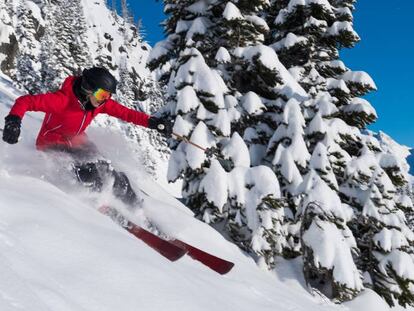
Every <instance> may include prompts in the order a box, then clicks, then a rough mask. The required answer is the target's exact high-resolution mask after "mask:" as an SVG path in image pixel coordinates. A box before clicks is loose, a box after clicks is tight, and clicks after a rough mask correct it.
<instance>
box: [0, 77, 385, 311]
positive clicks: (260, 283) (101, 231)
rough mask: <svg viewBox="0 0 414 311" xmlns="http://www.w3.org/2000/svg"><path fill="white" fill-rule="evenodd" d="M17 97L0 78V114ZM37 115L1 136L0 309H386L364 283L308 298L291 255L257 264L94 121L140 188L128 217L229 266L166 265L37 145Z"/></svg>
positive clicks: (117, 163)
mask: <svg viewBox="0 0 414 311" xmlns="http://www.w3.org/2000/svg"><path fill="white" fill-rule="evenodd" d="M17 95H18V92H16V91H15V90H14V89H12V88H11V81H9V80H7V79H6V78H5V77H4V76H0V102H1V105H0V112H1V115H2V116H4V115H6V114H7V113H8V110H9V108H10V105H11V104H12V103H13V100H14V99H15V97H16V96H17ZM42 117H43V115H42V114H41V113H28V115H27V116H26V118H25V120H24V123H23V126H22V137H21V139H20V141H19V143H18V144H17V145H7V144H5V143H3V142H1V143H0V273H1V276H2V277H1V279H0V310H4V311H16V310H30V311H49V310H53V311H55V310H63V311H66V310H67V311H72V310H76V311H95V310H96V311H98V310H99V311H106V310H108V311H109V310H111V311H113V310H120V311H129V310H131V311H132V310H138V309H139V310H146V311H151V310H180V311H190V310H191V311H193V310H200V311H203V310H206V311H207V310H208V311H211V310H240V311H244V310H246V311H247V310H248V311H250V310H261V311H266V310H269V311H270V310H272V311H273V310H292V311H293V310H295V311H300V310H307V311H313V310H315V311H316V310H372V309H373V308H375V310H376V311H382V310H389V308H388V306H387V305H386V304H385V303H382V300H380V299H379V298H378V296H377V295H376V294H375V293H373V292H371V291H369V290H367V291H365V293H364V294H363V295H361V296H360V297H358V298H357V299H356V300H355V301H354V302H351V303H349V304H345V305H344V306H338V305H335V304H332V303H330V302H329V301H327V300H326V299H321V298H320V297H313V296H311V295H310V294H309V293H308V291H307V290H306V287H305V285H304V283H303V279H302V278H301V276H300V275H301V273H300V270H301V266H300V263H298V261H292V262H288V261H283V260H281V261H280V263H279V264H278V265H277V269H276V271H272V272H267V271H263V270H261V269H259V268H258V267H257V265H256V264H255V263H254V261H253V260H252V259H251V258H249V257H247V256H246V255H245V254H244V253H242V252H241V251H240V250H239V249H238V248H237V247H236V246H234V245H233V244H231V243H230V242H228V241H226V240H225V239H224V238H223V237H222V236H221V235H220V234H219V233H218V232H216V231H215V230H214V229H212V228H211V227H210V226H208V225H206V224H204V223H202V222H200V221H198V220H196V219H194V218H193V216H192V213H191V211H189V210H188V209H187V208H186V207H185V206H183V205H182V204H181V203H180V202H179V201H177V200H176V199H175V198H174V197H172V196H171V195H169V194H168V193H167V192H166V191H165V190H164V189H163V188H162V187H160V186H159V185H157V184H156V183H155V182H154V181H153V180H152V179H151V177H149V176H148V175H147V174H146V173H145V170H144V169H143V167H142V166H141V165H140V164H139V163H137V160H135V159H136V157H134V156H133V154H132V150H131V149H130V148H128V146H127V145H126V140H125V139H124V138H123V137H121V136H117V135H114V134H112V133H110V132H109V131H105V130H104V129H102V128H100V127H93V126H92V127H91V128H90V129H89V130H88V134H89V136H90V137H91V139H93V141H94V142H95V143H96V144H97V146H98V148H99V149H100V150H101V152H102V155H103V156H104V157H106V158H109V159H112V160H113V161H112V164H113V166H114V167H115V168H116V169H118V170H120V171H125V172H127V174H128V176H129V177H130V180H131V183H132V186H133V187H134V188H135V189H141V190H140V191H139V192H138V193H139V195H140V197H141V198H142V199H143V205H142V208H140V209H138V210H136V211H135V212H132V213H129V216H130V217H131V218H132V219H133V220H135V221H136V222H137V223H143V222H144V219H145V218H146V219H148V220H149V221H151V222H152V223H153V224H154V225H155V226H157V227H158V228H159V230H161V231H162V232H164V233H165V234H166V235H168V236H171V237H177V238H180V239H182V240H184V241H186V242H188V243H191V244H193V245H194V246H197V247H200V248H202V249H204V250H206V251H208V252H210V253H213V254H216V255H219V256H220V257H222V258H225V259H227V260H231V261H233V262H234V263H235V267H234V268H233V270H232V271H231V272H230V273H228V274H227V275H224V276H221V275H219V274H217V273H215V272H213V271H212V270H210V269H208V268H206V267H205V266H203V265H202V264H200V263H198V262H196V261H194V260H192V259H191V258H189V257H187V256H186V257H183V258H181V259H180V260H178V261H177V262H174V263H171V262H169V261H168V260H166V259H165V258H164V257H162V256H161V255H160V254H158V253H157V252H155V251H154V250H152V249H151V248H149V247H148V246H146V245H145V244H144V243H143V242H141V241H139V240H137V239H136V238H135V237H133V236H131V235H130V234H129V233H128V232H126V231H125V230H123V229H122V228H120V227H119V226H118V225H116V224H115V223H114V222H113V221H112V220H110V219H109V218H108V217H106V216H104V215H102V214H100V213H99V212H97V211H96V208H97V207H98V206H99V205H100V204H103V203H108V204H114V205H116V206H117V207H119V208H121V209H123V210H124V211H125V212H126V210H125V208H124V207H123V206H122V204H120V203H119V202H117V201H116V200H115V199H113V198H112V197H111V195H110V192H109V190H108V191H103V192H102V193H101V194H100V195H93V194H91V193H89V192H88V191H87V190H84V189H83V188H81V187H80V186H78V185H77V184H76V183H75V182H74V181H73V176H72V175H71V174H70V171H69V170H68V167H69V164H70V163H69V162H68V161H67V159H65V158H64V157H62V158H59V157H56V158H55V157H53V156H51V155H46V154H44V153H42V152H39V151H36V150H35V148H34V141H35V137H36V134H37V131H38V129H39V127H40V121H41V119H42ZM257 173H258V174H257V176H260V175H261V173H260V172H257ZM265 180H266V179H265V178H264V179H263V178H262V181H263V182H264V181H265ZM256 181H257V182H259V181H260V179H259V180H256ZM269 186H270V185H269ZM259 188H262V189H263V187H262V186H261V187H259ZM252 190H253V189H252ZM269 190H271V189H269ZM272 191H274V190H272ZM367 297H368V298H367Z"/></svg>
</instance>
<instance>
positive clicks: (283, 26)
mask: <svg viewBox="0 0 414 311" xmlns="http://www.w3.org/2000/svg"><path fill="white" fill-rule="evenodd" d="M354 3H355V1H354V0H338V1H335V0H332V1H326V0H311V1H300V2H299V1H294V0H291V1H278V0H275V1H272V6H271V10H270V11H269V12H270V14H269V15H268V21H269V24H270V28H271V31H270V33H271V36H270V37H269V38H268V39H267V40H266V42H267V44H269V45H271V46H272V47H273V48H274V49H275V50H276V51H277V53H278V55H279V57H280V60H281V61H282V63H283V64H284V65H285V66H286V67H287V68H288V69H289V71H290V72H291V73H292V75H293V76H294V77H295V79H296V80H297V81H298V82H299V83H300V84H301V86H302V87H303V88H304V89H306V91H307V92H308V93H309V95H310V96H311V98H310V99H308V100H306V101H304V102H303V103H302V104H301V106H302V112H303V116H304V117H305V120H306V128H305V133H306V145H307V146H308V148H309V151H310V152H311V153H312V154H313V156H312V159H311V163H310V164H309V168H308V169H312V170H315V172H316V173H317V174H318V175H319V176H320V178H321V179H323V180H324V182H325V183H327V184H328V185H329V187H330V188H331V189H332V190H334V191H335V192H338V193H337V194H336V195H339V196H340V198H341V200H342V202H343V203H347V204H349V205H350V206H351V207H352V208H354V210H355V212H354V218H352V219H348V220H347V221H351V222H350V223H351V224H352V223H353V222H354V221H357V220H358V216H359V215H360V213H359V212H358V211H359V210H360V209H361V205H360V203H359V204H358V201H359V200H360V198H361V196H363V193H364V191H366V189H365V185H364V184H363V182H362V180H360V181H359V182H358V181H355V180H354V181H353V182H354V184H353V186H352V187H351V186H350V185H349V183H351V180H350V179H347V178H346V176H347V174H348V172H349V171H352V168H350V165H351V163H353V161H358V159H359V157H362V156H363V154H364V150H366V149H367V148H370V149H371V150H372V151H373V152H375V153H376V154H377V166H379V167H381V169H383V170H384V171H385V173H386V174H387V175H388V177H389V178H390V180H391V181H392V182H393V183H394V186H395V187H397V188H398V187H403V185H404V182H405V179H404V169H403V168H402V167H401V165H399V164H398V161H395V160H392V158H394V157H393V152H385V153H388V156H389V157H388V156H384V155H381V153H382V154H384V149H383V148H382V146H380V145H379V144H378V143H377V144H372V142H373V139H371V140H370V139H369V138H368V135H367V134H366V133H365V132H362V131H361V130H362V129H364V128H365V127H366V126H367V125H368V124H370V123H372V122H373V121H374V120H375V119H376V112H375V110H374V109H373V108H372V106H371V105H370V104H369V103H368V102H367V101H366V100H364V99H361V98H359V97H360V96H363V95H365V94H366V93H367V92H369V91H371V90H374V89H375V88H376V86H375V84H374V82H373V81H372V79H371V78H370V77H369V76H368V75H367V74H366V73H364V72H354V71H351V70H350V69H349V68H347V67H346V66H345V65H344V64H343V62H342V61H340V60H339V52H338V50H339V49H340V48H342V47H352V46H353V45H354V44H355V43H356V42H357V41H358V40H359V37H358V35H357V34H356V33H355V31H354V30H353V24H352V21H353V17H352V10H353V9H354V7H353V4H354ZM273 21H274V22H273ZM320 144H323V145H324V148H322V147H321V145H320ZM325 150H326V151H325ZM317 154H319V156H317ZM387 157H388V160H386V159H385V158H387ZM318 158H319V160H318ZM322 160H323V162H325V164H323V165H322V162H320V161H322ZM315 161H316V162H315ZM318 161H319V162H320V163H317V162H318ZM361 163H362V162H361ZM315 165H316V166H315ZM323 167H325V169H323ZM332 172H333V174H332ZM350 188H352V189H353V190H354V191H349V189H350ZM304 195H305V197H306V195H307V194H306V191H305V192H304ZM335 200H336V199H335ZM390 200H391V201H393V202H394V203H393V204H394V206H397V207H398V204H397V205H395V200H396V198H395V197H394V198H392V199H390ZM336 201H337V200H336ZM405 205H407V202H406V203H405ZM326 206H328V204H321V209H320V210H321V211H322V210H323V209H324V208H325V207H326ZM325 212H326V211H325ZM298 217H304V215H303V214H302V215H298ZM305 218H306V217H305ZM305 218H303V222H304V223H303V224H302V228H303V226H304V225H306V219H305ZM394 219H399V224H398V226H404V221H403V220H401V218H394ZM326 220H328V221H331V222H332V224H334V225H335V226H336V227H337V228H338V229H341V228H342V226H343V224H341V221H342V220H341V221H340V222H338V219H336V218H335V217H333V218H325V221H326ZM305 227H307V225H306V226H305ZM356 227H357V226H355V225H352V226H351V229H352V233H353V235H354V237H355V240H356V241H357V243H356V245H357V246H358V248H359V247H360V245H361V243H360V240H359V239H360V237H361V236H360V233H361V232H363V231H364V230H363V229H361V228H359V229H361V230H357V229H356ZM367 228H368V227H367ZM341 230H342V229H341ZM367 230H368V229H367ZM306 232H307V231H306V230H305V231H302V234H306ZM302 241H303V236H302ZM410 247H411V246H410ZM303 248H304V249H303V251H304V259H305V261H304V270H305V272H306V271H309V270H312V271H313V273H312V274H309V273H305V276H306V277H307V278H308V282H310V283H311V282H312V281H314V280H316V279H318V278H321V277H322V278H323V277H325V276H326V271H324V270H323V269H319V270H318V269H314V268H315V267H316V268H317V265H315V263H314V262H312V256H311V257H309V256H308V255H309V253H312V254H313V257H315V256H316V257H317V258H321V256H323V255H324V254H323V252H322V253H320V252H321V251H322V250H323V247H318V248H312V247H311V248H310V249H309V245H303ZM397 248H398V246H397ZM318 252H319V253H318ZM363 252H364V250H363V249H362V250H360V253H363ZM408 252H411V250H409V251H408ZM355 254H356V253H354V257H355ZM358 258H359V257H358ZM355 262H356V263H357V264H358V265H357V267H358V268H360V269H364V267H362V266H360V265H359V261H355ZM352 266H354V264H353V263H352ZM331 272H332V271H331ZM333 277H335V274H333ZM334 283H335V281H334ZM397 283H398V282H397ZM397 283H396V284H397ZM350 284H351V285H352V283H350ZM353 284H354V285H356V284H358V283H353ZM398 284H399V283H398ZM332 288H335V286H334V287H332ZM374 288H375V287H374ZM350 290H351V291H350ZM358 290H360V287H359V285H358V286H357V287H354V288H353V289H352V288H348V289H346V288H339V291H338V290H334V291H333V297H337V298H339V299H341V300H342V299H348V298H350V297H352V296H354V295H355V293H357V292H358ZM327 293H328V294H331V293H332V292H329V291H328V292H327ZM379 293H380V294H381V291H379ZM406 296H407V295H406ZM407 299H409V298H407Z"/></svg>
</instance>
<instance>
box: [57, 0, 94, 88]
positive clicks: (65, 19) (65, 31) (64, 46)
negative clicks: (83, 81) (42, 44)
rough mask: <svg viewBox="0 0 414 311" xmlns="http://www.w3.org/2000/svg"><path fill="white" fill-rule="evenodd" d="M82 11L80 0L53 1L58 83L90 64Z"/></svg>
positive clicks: (78, 72) (90, 59)
mask: <svg viewBox="0 0 414 311" xmlns="http://www.w3.org/2000/svg"><path fill="white" fill-rule="evenodd" d="M83 12H84V11H83V6H82V3H81V1H80V0H57V1H56V3H55V7H54V16H53V24H54V25H53V26H52V27H53V28H54V29H55V31H56V33H55V38H56V42H55V49H54V56H55V57H56V58H57V60H58V64H57V65H58V66H57V68H55V71H56V75H57V76H59V79H57V80H60V81H58V82H60V83H61V82H62V81H63V79H64V78H65V77H67V76H68V75H73V74H80V73H81V72H82V69H84V68H88V67H90V66H91V65H92V58H91V55H90V51H89V48H88V45H87V43H86V31H87V27H86V22H85V16H84V14H83Z"/></svg>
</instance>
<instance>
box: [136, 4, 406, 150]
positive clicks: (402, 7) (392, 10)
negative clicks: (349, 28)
mask: <svg viewBox="0 0 414 311" xmlns="http://www.w3.org/2000/svg"><path fill="white" fill-rule="evenodd" d="M129 2H130V9H131V10H132V11H133V12H134V15H135V17H136V18H137V17H141V18H142V20H143V24H144V27H145V30H146V40H147V41H148V42H149V43H150V44H152V45H153V44H154V43H156V42H157V41H159V40H161V39H162V38H163V30H162V27H161V26H160V25H159V24H160V23H161V21H162V20H163V19H164V16H163V12H162V9H163V6H162V3H161V2H157V1H155V0H131V1H129ZM413 12H414V1H412V0H393V1H384V0H380V1H372V0H358V2H357V4H356V11H355V12H354V26H355V27H354V28H355V30H356V31H357V32H358V34H359V35H360V37H361V42H360V43H358V44H357V45H356V47H355V48H353V49H349V50H343V51H341V59H342V61H344V63H345V65H346V66H347V67H349V68H351V69H352V70H362V71H365V72H367V73H369V74H370V75H371V77H372V78H373V79H374V81H375V83H376V84H377V87H378V91H377V92H374V93H372V94H370V95H368V96H367V97H366V98H367V99H368V100H369V101H370V102H371V104H372V105H373V106H374V107H375V109H376V110H377V113H378V116H379V118H378V121H377V122H376V123H375V124H374V125H372V126H370V129H372V130H374V131H379V130H382V131H384V132H386V133H387V134H389V135H391V136H392V137H393V138H394V139H395V140H397V141H398V142H399V143H402V144H405V145H408V146H411V147H414V95H413V94H412V93H413V92H414V27H413V25H412V23H413V17H412V14H413Z"/></svg>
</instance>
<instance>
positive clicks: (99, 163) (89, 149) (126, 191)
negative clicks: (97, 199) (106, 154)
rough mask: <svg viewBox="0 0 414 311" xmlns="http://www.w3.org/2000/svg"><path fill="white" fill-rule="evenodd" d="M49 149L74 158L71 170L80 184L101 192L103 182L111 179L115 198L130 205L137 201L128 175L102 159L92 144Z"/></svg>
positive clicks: (105, 182)
mask: <svg viewBox="0 0 414 311" xmlns="http://www.w3.org/2000/svg"><path fill="white" fill-rule="evenodd" d="M51 150H53V151H61V152H64V153H67V154H69V155H70V156H71V157H72V158H73V159H74V162H73V165H72V168H73V172H74V173H75V176H76V179H77V180H78V182H79V183H80V184H81V185H83V186H85V187H87V188H89V189H91V190H92V191H95V192H101V191H102V189H103V187H104V185H105V184H107V183H108V182H111V181H113V184H112V192H113V194H114V196H115V197H116V198H118V199H119V200H121V201H122V202H123V203H125V204H126V205H128V206H131V207H132V206H135V205H136V204H137V203H138V197H137V195H136V193H135V191H134V189H132V187H131V183H130V181H129V179H128V177H127V176H126V175H125V173H123V172H118V171H116V170H115V169H114V168H113V167H112V165H111V163H110V161H108V160H105V159H102V157H100V156H99V152H98V150H97V148H96V146H95V145H94V144H92V143H88V144H87V145H85V146H83V147H82V148H66V147H60V146H57V147H54V148H51Z"/></svg>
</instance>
